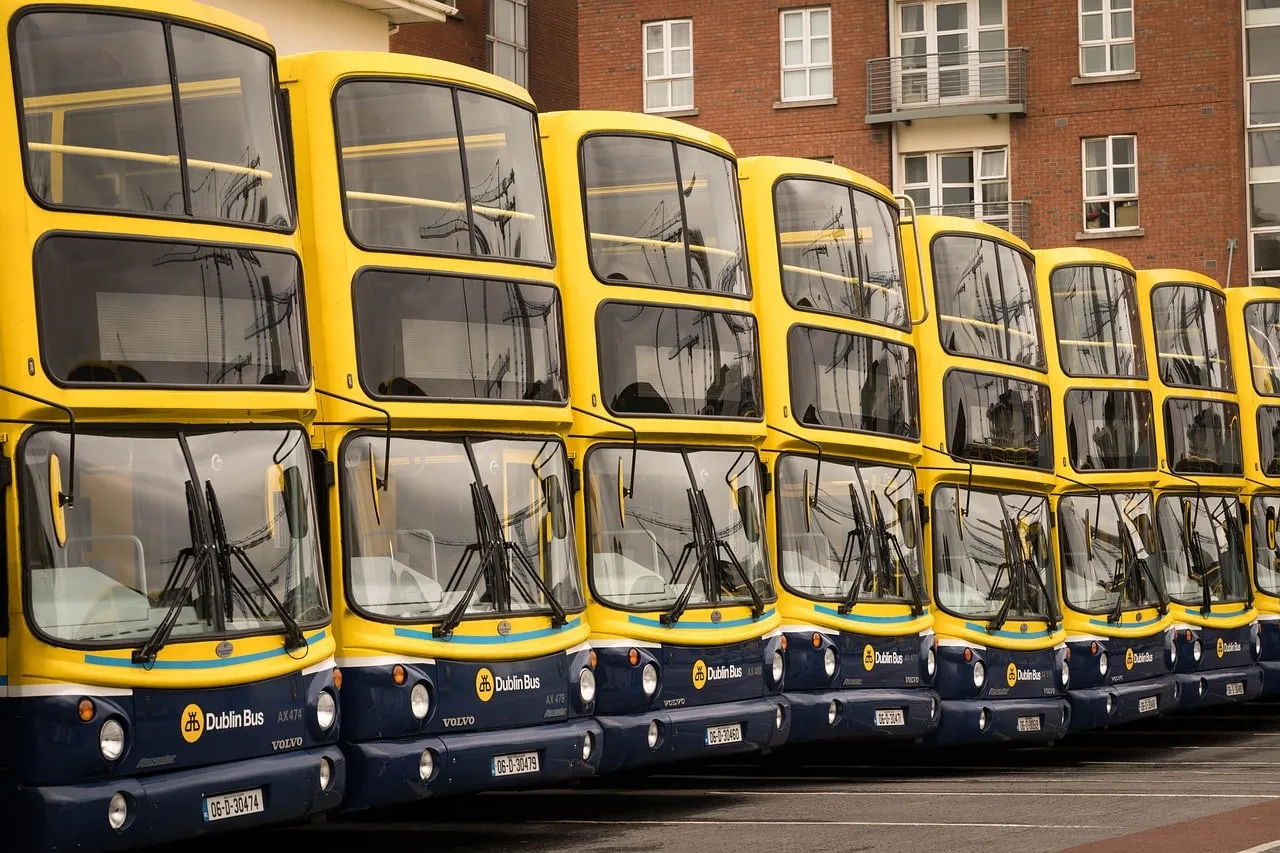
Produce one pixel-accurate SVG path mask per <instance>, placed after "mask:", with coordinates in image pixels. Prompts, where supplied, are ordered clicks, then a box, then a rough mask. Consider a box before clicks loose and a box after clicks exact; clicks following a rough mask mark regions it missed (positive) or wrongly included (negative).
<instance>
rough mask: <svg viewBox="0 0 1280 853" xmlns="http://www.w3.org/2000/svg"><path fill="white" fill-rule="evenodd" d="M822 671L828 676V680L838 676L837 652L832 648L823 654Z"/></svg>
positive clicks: (828, 648) (828, 647)
mask: <svg viewBox="0 0 1280 853" xmlns="http://www.w3.org/2000/svg"><path fill="white" fill-rule="evenodd" d="M822 671H823V672H825V673H826V674H827V678H830V677H831V676H833V675H835V674H836V650H835V649H833V648H831V647H830V646H827V650H826V651H825V652H823V653H822Z"/></svg>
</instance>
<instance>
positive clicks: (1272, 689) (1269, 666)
mask: <svg viewBox="0 0 1280 853" xmlns="http://www.w3.org/2000/svg"><path fill="white" fill-rule="evenodd" d="M1258 666H1260V667H1262V693H1263V695H1265V696H1276V695H1280V660H1264V661H1260V662H1259V663H1258Z"/></svg>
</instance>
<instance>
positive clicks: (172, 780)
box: [15, 746, 345, 853]
mask: <svg viewBox="0 0 1280 853" xmlns="http://www.w3.org/2000/svg"><path fill="white" fill-rule="evenodd" d="M322 758H327V759H328V760H329V761H330V762H331V763H332V765H333V776H332V778H331V780H330V782H329V788H328V790H327V791H321V790H320V760H321V759H322ZM344 767H345V765H344V761H343V757H342V752H341V751H340V750H339V749H338V748H337V747H336V746H330V747H319V748H316V749H307V750H299V751H297V752H290V753H286V754H284V755H267V756H262V757H260V758H250V759H245V760H243V761H237V762H235V763H233V764H221V765H214V766H211V767H201V768H197V769H192V770H179V771H174V772H172V773H158V774H156V775H153V776H141V777H137V776H135V777H125V778H120V779H114V780H108V781H105V782H92V783H87V784H81V785H60V786H56V787H55V786H49V787H41V788H22V787H19V788H18V790H17V793H16V795H15V805H16V807H17V810H18V814H19V815H20V816H21V817H22V820H21V822H20V824H21V825H22V826H24V827H25V836H26V839H25V840H26V844H27V849H31V850H39V851H63V850H92V851H95V853H105V851H112V850H132V849H134V848H136V847H144V846H146V847H149V846H152V845H156V844H164V843H167V842H171V841H179V840H182V839H187V838H191V837H193V836H197V835H203V834H205V833H209V832H219V831H223V830H234V829H245V828H247V827H254V826H265V825H268V824H279V823H288V822H291V821H296V820H301V819H304V818H306V817H309V816H310V815H314V814H317V813H319V812H323V811H327V810H329V809H332V808H334V807H336V806H337V805H338V802H339V801H340V800H341V798H342V796H343V792H344V789H345V778H344V777H345V773H344ZM252 788H261V789H262V799H263V807H264V810H263V811H262V812H260V813H258V814H249V815H243V816H240V817H233V818H227V819H225V820H218V821H214V822H207V821H206V820H205V818H204V798H205V797H208V796H213V795H217V794H230V793H235V792H238V791H245V790H249V789H252ZM117 792H119V793H123V794H124V796H125V799H126V802H127V803H128V809H129V811H128V817H127V818H126V820H125V823H124V826H122V827H121V828H120V829H119V830H113V829H112V828H111V826H110V825H109V824H108V823H107V812H108V808H109V805H110V802H111V798H112V796H113V795H115V794H116V793H117ZM19 849H20V850H21V849H24V848H22V847H19Z"/></svg>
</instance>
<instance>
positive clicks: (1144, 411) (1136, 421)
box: [1064, 389, 1156, 471]
mask: <svg viewBox="0 0 1280 853" xmlns="http://www.w3.org/2000/svg"><path fill="white" fill-rule="evenodd" d="M1064 403H1065V405H1064V409H1065V415H1066V419H1067V453H1068V455H1069V457H1070V459H1071V467H1072V468H1074V469H1075V470H1077V471H1135V470H1152V469H1154V468H1155V467H1156V458H1155V444H1154V443H1153V441H1152V438H1153V435H1152V434H1153V433H1154V432H1155V420H1154V417H1153V415H1152V411H1151V392H1150V391H1114V390H1113V391H1103V390H1087V389H1077V390H1072V391H1068V392H1067V393H1066V396H1065V399H1064Z"/></svg>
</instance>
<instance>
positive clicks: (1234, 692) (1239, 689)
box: [1227, 681, 1244, 696]
mask: <svg viewBox="0 0 1280 853" xmlns="http://www.w3.org/2000/svg"><path fill="white" fill-rule="evenodd" d="M1227 695H1228V696H1243V695H1244V682H1243V681H1233V682H1231V683H1230V684H1228V685H1227Z"/></svg>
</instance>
